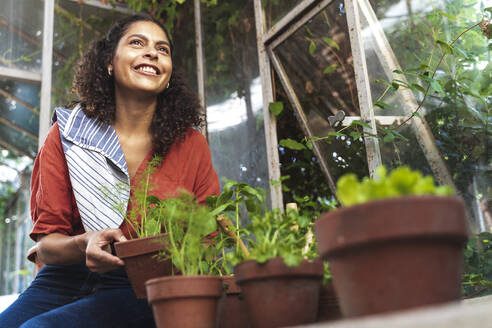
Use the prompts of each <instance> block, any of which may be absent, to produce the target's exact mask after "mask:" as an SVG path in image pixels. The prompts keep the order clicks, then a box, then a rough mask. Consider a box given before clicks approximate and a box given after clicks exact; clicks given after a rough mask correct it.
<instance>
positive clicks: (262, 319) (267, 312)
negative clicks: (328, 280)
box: [234, 258, 323, 328]
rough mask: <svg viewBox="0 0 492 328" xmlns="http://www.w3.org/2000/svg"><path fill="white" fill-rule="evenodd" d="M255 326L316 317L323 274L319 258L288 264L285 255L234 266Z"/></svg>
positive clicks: (308, 320) (267, 326) (304, 321)
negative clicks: (284, 258) (261, 262)
mask: <svg viewBox="0 0 492 328" xmlns="http://www.w3.org/2000/svg"><path fill="white" fill-rule="evenodd" d="M234 273H235V275H236V282H237V284H238V285H239V286H240V287H241V291H242V294H243V297H244V301H245V304H246V309H247V313H248V317H249V322H250V324H251V326H252V327H253V328H263V327H265V328H274V327H285V326H295V325H302V324H307V323H311V322H315V321H316V314H317V311H318V298H319V289H320V285H321V280H322V277H323V263H322V262H321V261H320V260H315V261H313V262H308V261H306V260H304V261H302V262H301V264H300V265H299V266H298V267H289V266H287V265H286V264H285V263H284V261H283V259H282V258H274V259H271V260H269V261H267V262H266V263H263V264H259V263H258V262H256V261H246V262H243V263H241V264H238V265H237V266H236V267H235V268H234Z"/></svg>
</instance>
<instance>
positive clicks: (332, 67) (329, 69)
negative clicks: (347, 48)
mask: <svg viewBox="0 0 492 328" xmlns="http://www.w3.org/2000/svg"><path fill="white" fill-rule="evenodd" d="M337 67H338V65H337V64H331V65H330V66H328V67H326V68H325V70H324V71H323V74H330V73H333V72H334V71H335V70H336V69H337Z"/></svg>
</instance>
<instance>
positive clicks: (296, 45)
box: [274, 3, 367, 181]
mask: <svg viewBox="0 0 492 328" xmlns="http://www.w3.org/2000/svg"><path fill="white" fill-rule="evenodd" d="M274 52H275V54H276V55H277V56H278V57H279V59H280V62H281V64H282V66H283V67H284V69H285V72H286V74H287V76H288V78H289V80H290V82H291V84H292V87H293V89H294V91H295V94H296V96H297V98H298V99H299V102H300V104H301V106H302V110H303V112H304V114H305V116H306V118H307V121H308V124H309V127H310V128H311V131H312V132H313V134H314V135H315V136H317V137H324V136H327V134H328V133H329V132H333V131H334V129H333V128H332V127H331V126H330V124H329V120H328V117H329V116H333V115H335V114H336V113H337V112H339V111H343V112H344V113H345V114H346V115H348V116H358V115H360V112H359V107H358V106H359V105H358V99H357V90H356V85H355V79H354V70H353V66H352V62H353V60H352V54H351V48H350V39H349V35H348V29H347V23H346V17H345V15H344V14H343V13H342V14H341V12H340V9H339V7H338V5H337V4H335V3H332V4H331V5H329V6H328V7H327V8H325V9H324V10H322V11H321V12H320V13H319V14H318V15H316V16H315V17H314V18H313V19H312V20H310V21H309V22H308V23H307V24H306V25H304V26H303V27H301V28H300V29H299V30H298V31H296V32H295V33H294V34H293V35H291V36H290V37H289V38H288V39H287V40H286V41H284V42H283V43H281V44H280V45H279V46H278V47H277V48H275V50H274ZM278 133H279V134H281V135H282V134H283V132H282V131H281V130H279V131H278ZM354 138H355V139H354ZM354 138H345V137H329V138H327V139H326V140H325V141H321V142H320V145H321V147H322V149H323V152H324V155H325V160H326V162H327V164H328V167H329V170H330V171H331V174H332V177H333V178H334V179H335V181H336V179H337V178H338V177H339V176H340V175H341V174H343V173H345V172H355V173H357V174H359V175H367V166H366V164H365V161H366V160H365V150H364V145H363V143H362V142H361V139H360V138H359V137H354ZM279 139H280V138H279ZM297 141H300V140H297Z"/></svg>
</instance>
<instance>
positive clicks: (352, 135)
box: [350, 131, 362, 140]
mask: <svg viewBox="0 0 492 328" xmlns="http://www.w3.org/2000/svg"><path fill="white" fill-rule="evenodd" d="M361 135H362V133H360V132H355V131H352V132H350V137H351V138H352V139H354V140H357V139H359V138H360V136H361Z"/></svg>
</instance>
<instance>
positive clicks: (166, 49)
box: [159, 47, 169, 54]
mask: <svg viewBox="0 0 492 328" xmlns="http://www.w3.org/2000/svg"><path fill="white" fill-rule="evenodd" d="M159 51H160V52H163V53H165V54H169V49H168V48H166V47H159Z"/></svg>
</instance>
